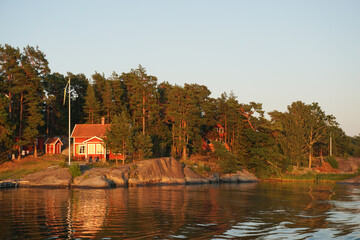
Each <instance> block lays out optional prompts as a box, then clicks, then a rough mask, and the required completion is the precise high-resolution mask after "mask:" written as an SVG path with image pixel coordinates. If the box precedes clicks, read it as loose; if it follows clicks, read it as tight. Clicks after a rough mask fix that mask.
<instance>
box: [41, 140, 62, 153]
mask: <svg viewBox="0 0 360 240" xmlns="http://www.w3.org/2000/svg"><path fill="white" fill-rule="evenodd" d="M44 144H45V153H49V154H61V146H62V145H64V144H63V143H62V142H61V139H60V138H58V137H57V138H48V139H46V141H45V143H44Z"/></svg>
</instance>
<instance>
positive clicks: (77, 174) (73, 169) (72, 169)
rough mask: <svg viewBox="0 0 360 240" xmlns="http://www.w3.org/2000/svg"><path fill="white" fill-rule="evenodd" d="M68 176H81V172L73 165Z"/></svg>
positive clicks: (77, 166) (77, 165)
mask: <svg viewBox="0 0 360 240" xmlns="http://www.w3.org/2000/svg"><path fill="white" fill-rule="evenodd" d="M69 171H70V174H71V176H72V177H73V178H76V177H78V176H81V170H80V166H79V164H77V163H75V164H72V165H71V166H70V167H69Z"/></svg>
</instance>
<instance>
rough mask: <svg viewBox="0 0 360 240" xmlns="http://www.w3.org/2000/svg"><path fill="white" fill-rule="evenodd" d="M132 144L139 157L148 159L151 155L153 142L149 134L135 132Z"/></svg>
mask: <svg viewBox="0 0 360 240" xmlns="http://www.w3.org/2000/svg"><path fill="white" fill-rule="evenodd" d="M134 146H135V149H136V153H137V154H138V155H139V158H140V159H148V158H150V157H151V156H152V147H153V144H152V142H151V137H150V136H149V135H144V134H143V133H142V132H138V133H136V134H135V137H134Z"/></svg>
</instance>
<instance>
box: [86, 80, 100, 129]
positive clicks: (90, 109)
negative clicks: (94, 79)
mask: <svg viewBox="0 0 360 240" xmlns="http://www.w3.org/2000/svg"><path fill="white" fill-rule="evenodd" d="M84 112H85V114H86V118H85V119H86V123H91V124H94V123H97V122H98V119H99V112H100V105H99V102H98V101H97V99H96V97H95V93H94V89H93V87H92V86H91V84H89V86H88V87H87V90H86V97H85V105H84Z"/></svg>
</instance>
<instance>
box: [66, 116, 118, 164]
mask: <svg viewBox="0 0 360 240" xmlns="http://www.w3.org/2000/svg"><path fill="white" fill-rule="evenodd" d="M109 127H110V124H105V118H102V119H101V124H76V125H75V127H74V129H73V131H72V134H71V138H72V139H73V156H74V157H75V158H78V159H85V160H89V161H90V162H91V161H97V160H102V161H106V159H115V157H114V156H113V155H112V154H111V152H110V151H108V150H106V146H105V144H104V141H103V139H104V137H105V132H106V129H107V128H109Z"/></svg>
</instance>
